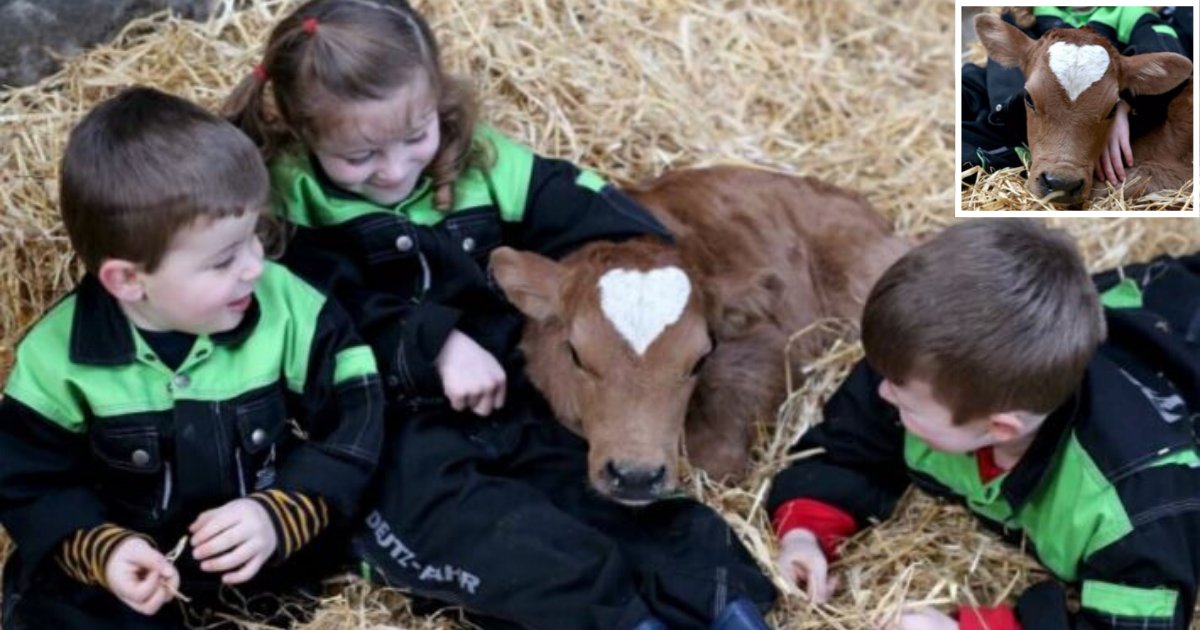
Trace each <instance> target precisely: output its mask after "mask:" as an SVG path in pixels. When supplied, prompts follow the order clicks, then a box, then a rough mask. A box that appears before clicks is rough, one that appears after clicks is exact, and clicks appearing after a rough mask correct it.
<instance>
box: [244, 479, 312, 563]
mask: <svg viewBox="0 0 1200 630" xmlns="http://www.w3.org/2000/svg"><path fill="white" fill-rule="evenodd" d="M247 498H249V499H251V500H253V501H256V502H257V503H258V504H259V505H261V506H263V508H265V509H266V510H267V514H268V515H270V517H271V524H272V525H274V526H275V539H276V540H277V541H278V543H277V544H276V546H275V554H274V558H272V560H273V561H274V562H276V563H278V562H283V561H284V560H286V559H287V558H288V557H290V556H291V555H292V554H293V553H296V551H297V550H298V549H300V548H301V547H303V546H304V545H307V544H308V543H309V542H311V541H312V539H313V538H316V536H317V534H319V533H321V531H322V530H324V529H325V528H326V527H328V526H329V505H328V504H327V503H325V499H323V498H322V497H320V496H315V497H310V496H309V495H306V494H304V493H301V492H293V491H287V490H279V489H277V488H272V489H270V490H264V491H263V492H255V493H254V494H251V495H249V496H248V497H247Z"/></svg>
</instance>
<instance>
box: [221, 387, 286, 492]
mask: <svg viewBox="0 0 1200 630" xmlns="http://www.w3.org/2000/svg"><path fill="white" fill-rule="evenodd" d="M234 409H235V413H236V416H237V434H238V439H237V442H236V445H235V447H234V449H235V450H234V462H235V464H236V465H237V468H238V484H239V486H238V491H239V493H240V494H241V495H242V496H245V495H247V494H250V493H252V492H256V491H258V490H263V489H265V488H270V487H273V486H274V485H275V477H276V470H277V462H278V460H279V458H280V457H282V456H283V452H282V451H283V448H284V446H285V444H284V443H285V441H286V439H287V436H288V421H287V420H288V419H287V408H286V406H285V404H284V400H283V393H282V392H280V391H279V390H278V389H276V388H272V389H270V390H268V391H264V392H259V393H256V394H255V395H253V396H252V397H249V398H247V399H245V400H244V401H240V402H238V403H237V404H236V406H235V408H234Z"/></svg>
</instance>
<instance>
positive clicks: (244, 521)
mask: <svg viewBox="0 0 1200 630" xmlns="http://www.w3.org/2000/svg"><path fill="white" fill-rule="evenodd" d="M188 531H190V532H191V533H192V556H193V557H194V558H196V560H198V561H200V569H201V570H202V571H208V572H209V573H225V575H223V576H221V581H222V582H224V583H225V584H241V583H243V582H246V581H249V580H250V578H252V577H254V576H255V575H256V574H257V573H258V570H259V569H261V568H262V566H263V565H264V564H266V562H267V560H269V559H270V558H271V554H273V553H275V546H276V545H277V544H278V541H277V540H276V538H275V528H274V527H273V526H272V525H271V517H270V516H269V515H268V514H267V510H266V509H265V508H263V506H261V505H259V504H258V503H256V502H254V501H253V500H251V499H234V500H232V501H230V502H229V503H226V504H225V505H222V506H221V507H219V508H216V509H213V510H208V511H207V512H204V513H202V514H201V515H200V516H197V517H196V520H195V522H193V523H192V524H191V526H190V527H188ZM235 569H236V570H235Z"/></svg>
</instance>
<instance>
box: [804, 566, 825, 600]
mask: <svg viewBox="0 0 1200 630" xmlns="http://www.w3.org/2000/svg"><path fill="white" fill-rule="evenodd" d="M825 577H826V575H825V571H824V570H823V567H820V566H814V567H812V568H811V570H809V572H808V598H809V599H810V600H812V602H813V603H814V604H824V603H825V602H826V601H827V600H828V599H829V589H828V588H827V585H826V583H825Z"/></svg>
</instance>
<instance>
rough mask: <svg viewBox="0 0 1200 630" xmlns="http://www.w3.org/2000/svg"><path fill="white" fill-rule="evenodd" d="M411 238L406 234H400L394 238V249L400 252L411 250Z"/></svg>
mask: <svg viewBox="0 0 1200 630" xmlns="http://www.w3.org/2000/svg"><path fill="white" fill-rule="evenodd" d="M412 248H413V240H412V237H411V236H409V235H407V234H401V235H400V236H398V237H397V238H396V249H397V250H399V251H402V252H407V251H412Z"/></svg>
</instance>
